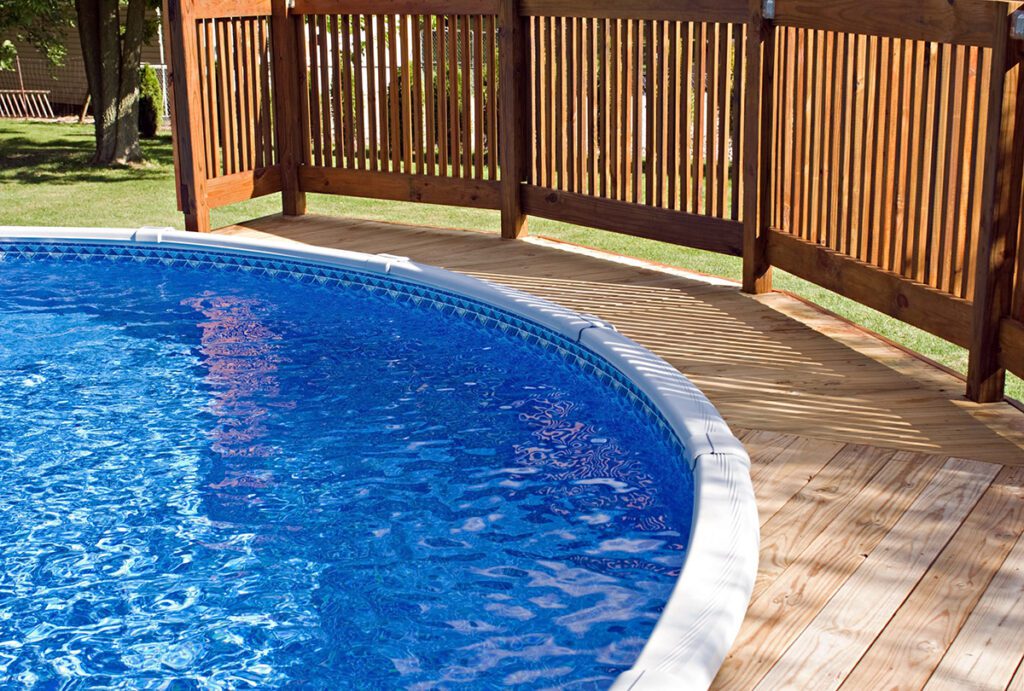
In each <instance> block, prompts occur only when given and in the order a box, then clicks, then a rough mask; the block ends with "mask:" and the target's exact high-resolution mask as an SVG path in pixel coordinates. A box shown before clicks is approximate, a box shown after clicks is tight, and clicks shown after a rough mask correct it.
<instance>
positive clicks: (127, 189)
mask: <svg viewBox="0 0 1024 691" xmlns="http://www.w3.org/2000/svg"><path fill="white" fill-rule="evenodd" d="M91 150H92V127H91V126H90V125H77V124H66V123H26V122H19V121H10V120H7V121H0V225H54V226H112V227H129V228H131V227H138V226H143V225H152V226H173V227H175V228H181V227H182V220H183V219H182V216H181V214H180V213H179V212H178V211H177V209H176V207H175V196H174V170H173V158H172V153H171V140H170V136H169V135H163V136H161V137H159V138H158V139H156V140H152V141H148V142H144V143H143V150H144V153H145V157H146V161H147V162H146V163H144V164H142V165H140V166H133V167H123V168H94V167H92V166H90V165H89V164H88V160H89V156H90V153H91ZM111 183H116V184H111ZM309 210H310V211H311V212H314V213H321V214H328V215H332V216H354V217H359V218H368V219H374V220H381V221H396V222H414V223H416V224H420V225H433V226H447V227H453V228H474V229H482V230H491V231H497V230H498V215H497V213H496V212H492V211H477V210H473V209H454V208H447V207H440V206H429V205H412V204H402V203H395V202H383V201H378V200H372V199H355V198H350V197H334V196H328V195H318V194H313V195H309ZM278 211H280V200H279V197H278V196H277V195H271V196H269V197H264V198H262V199H255V200H252V201H249V202H244V203H242V204H236V205H234V206H230V207H226V208H223V209H216V210H215V211H214V212H213V219H212V221H213V225H214V227H219V226H223V225H228V224H231V223H236V222H240V221H245V220H249V219H252V218H256V217H259V216H264V215H267V214H272V213H276V212H278ZM530 232H531V233H532V234H534V235H541V236H545V237H550V238H554V239H557V240H566V241H569V242H574V243H577V244H580V245H587V246H589V247H595V248H597V249H602V250H607V251H610V252H617V253H619V254H625V255H629V256H633V257H638V258H640V259H647V260H651V261H656V262H661V263H663V264H668V265H670V266H676V267H680V268H683V269H689V270H693V271H700V272H703V273H708V274H714V275H717V276H724V277H726V278H732V279H738V278H739V276H740V269H741V262H740V260H739V259H736V258H735V257H725V256H721V255H717V254H713V253H710V252H702V251H700V250H692V249H687V248H685V247H677V246H675V245H669V244H665V243H661V242H654V241H650V240H641V239H637V238H631V237H628V236H625V235H617V234H615V233H607V232H603V231H596V230H589V229H587V228H581V227H579V226H571V225H567V224H564V223H557V222H554V221H546V220H543V219H538V218H533V219H530ZM774 284H775V287H776V288H779V289H781V290H788V291H791V292H793V293H796V294H797V295H800V296H802V297H804V298H807V299H809V300H811V301H813V302H815V303H817V304H819V305H822V306H823V307H825V308H827V309H829V310H831V311H833V312H835V313H837V314H839V315H841V316H843V317H845V318H847V319H849V320H851V321H853V322H856V323H858V324H861V325H863V326H865V327H867V328H868V329H871V330H872V331H875V332H877V333H880V334H882V335H884V336H885V337H887V338H889V339H890V340H892V341H895V342H896V343H900V344H902V345H904V346H906V347H908V348H911V349H912V350H915V351H917V352H919V353H922V354H923V355H925V356H927V357H929V358H932V359H933V360H936V361H938V362H940V363H942V364H944V365H946V366H947V367H950V368H952V369H955V370H957V371H960V372H964V371H966V367H967V353H966V351H964V349H963V348H959V347H957V346H954V345H952V344H950V343H947V342H946V341H943V340H941V339H939V338H935V337H934V336H931V335H929V334H927V333H925V332H924V331H921V330H920V329H916V328H914V327H912V326H908V325H906V324H903V323H901V322H899V321H896V320H895V319H891V318H889V317H887V316H885V315H884V314H881V313H880V312H876V311H875V310H872V309H870V308H867V307H864V306H862V305H858V304H857V303H855V302H852V301H850V300H847V299H845V298H843V297H840V296H839V295H836V294H835V293H832V292H830V291H827V290H824V289H822V288H819V287H817V286H815V285H814V284H812V283H808V282H807V281H804V280H801V279H799V278H796V277H794V276H791V275H789V274H786V273H784V272H781V271H776V272H775V280H774ZM1007 393H1008V394H1009V395H1011V396H1013V397H1015V398H1017V399H1024V382H1022V381H1021V380H1020V379H1018V378H1016V377H1012V376H1011V377H1010V379H1009V382H1008V385H1007Z"/></svg>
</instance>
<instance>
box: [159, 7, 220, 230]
mask: <svg viewBox="0 0 1024 691" xmlns="http://www.w3.org/2000/svg"><path fill="white" fill-rule="evenodd" d="M193 9H194V2H193V0H164V12H163V17H164V31H165V32H166V38H167V41H166V43H167V47H168V49H169V51H170V66H171V69H170V79H169V80H168V83H169V86H170V95H169V98H168V100H169V102H170V104H171V137H172V141H173V147H174V169H175V171H176V177H177V183H178V184H177V194H178V208H179V209H180V210H181V211H182V213H184V214H185V229H186V230H191V231H197V232H204V233H205V232H209V231H210V207H209V205H208V204H207V201H206V150H205V145H206V144H205V141H204V139H203V131H204V127H203V123H202V118H203V105H202V102H201V94H200V89H199V73H198V72H199V54H198V47H197V45H196V20H195V17H194V15H193Z"/></svg>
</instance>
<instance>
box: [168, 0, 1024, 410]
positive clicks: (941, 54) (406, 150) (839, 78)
mask: <svg viewBox="0 0 1024 691" xmlns="http://www.w3.org/2000/svg"><path fill="white" fill-rule="evenodd" d="M166 2H167V11H166V12H165V16H166V17H167V20H168V29H169V32H170V41H169V44H170V45H171V46H172V55H173V57H174V68H173V71H172V77H173V79H172V82H173V88H174V91H175V97H174V99H173V101H174V103H175V105H176V109H177V114H176V115H175V117H174V122H175V130H176V135H177V136H176V147H175V154H176V162H177V166H176V170H177V171H178V176H179V185H178V191H179V202H180V204H181V207H182V209H183V210H185V212H186V219H187V220H186V223H187V225H188V227H190V228H193V229H207V228H208V227H209V222H208V209H209V207H211V206H217V205H220V204H226V203H230V202H233V201H239V200H241V199H248V198H250V197H252V196H256V195H258V194H265V193H268V192H272V191H281V192H282V193H283V208H284V211H285V213H288V214H301V213H303V211H304V209H305V202H304V199H305V197H304V195H305V193H306V192H325V193H331V194H346V195H353V196H364V197H373V198H381V199H394V200H404V201H420V202H430V203H437V204H447V205H457V206H470V207H479V208H490V209H500V210H501V211H502V234H503V235H504V236H505V237H517V236H518V235H519V234H520V233H521V232H522V230H523V227H524V224H525V219H526V217H527V216H528V215H534V216H540V217H545V218H550V219H555V220H560V221H565V222H569V223H578V224H581V225H587V226H591V227H595V228H603V229H607V230H612V231H615V232H619V233H626V234H631V235H636V236H640V237H646V238H652V239H656V240H661V241H665V242H670V243H675V244H680V245H685V246H690V247H696V248H701V249H707V250H712V251H716V252H722V253H727V254H733V255H744V254H745V257H744V287H745V289H746V290H749V291H751V292H761V291H764V290H768V289H770V285H771V273H770V268H771V266H773V265H774V266H778V267H780V268H782V269H785V270H787V271H790V272H792V273H795V274H797V275H799V276H801V277H803V278H806V279H808V280H810V281H813V282H815V283H818V284H820V285H822V286H825V287H826V288H829V289H831V290H834V291H836V292H839V293H841V294H843V295H845V296H847V297H849V298H852V299H854V300H856V301H858V302H861V303H863V304H865V305H868V306H870V307H873V308H876V309H878V310H880V311H883V312H885V313H887V314H889V315H891V316H894V317H897V318H899V319H902V320H904V321H906V322H908V323H911V324H914V325H916V326H918V327H921V328H923V329H925V330H927V331H929V332H931V333H933V334H936V335H938V336H940V337H942V338H945V339H947V340H949V341H951V342H953V343H956V344H959V345H962V346H965V347H968V348H969V349H970V351H971V360H970V365H971V375H970V377H969V387H968V390H969V395H971V396H972V397H975V398H978V399H984V400H992V399H994V398H997V397H998V396H999V395H1001V383H1000V382H1001V377H1002V370H1001V369H1000V366H1002V367H1006V368H1008V369H1010V370H1012V371H1016V372H1018V373H1020V372H1022V371H1024V249H1021V248H1020V247H1017V248H1014V247H1013V245H1014V244H1015V240H1016V237H1015V236H1014V234H1013V231H1015V230H1016V229H1017V228H1018V224H1019V216H1020V208H1019V207H1020V204H1019V201H1020V192H1021V189H1020V188H1021V185H1022V181H1021V177H1022V175H1024V173H1022V170H1024V129H1022V127H1021V125H1020V123H1021V122H1024V91H1022V90H1021V89H1020V88H1019V87H1018V84H1019V81H1020V79H1019V76H1020V75H1019V74H1018V72H1019V71H1020V69H1021V54H1022V53H1021V45H1020V42H1019V41H1016V42H1015V41H1013V40H1011V39H1010V38H1009V22H1008V14H1009V11H1010V10H1011V9H1014V8H1016V6H1017V5H1016V4H1015V3H1014V4H1011V3H1008V2H1002V1H997V0H958V1H957V2H956V3H950V2H948V1H947V0H834V1H833V2H829V3H821V2H817V1H816V0H777V1H776V3H775V4H776V10H777V12H776V17H775V18H774V19H773V20H769V19H767V18H764V17H762V16H760V14H759V7H760V3H758V2H753V1H751V0H686V1H685V2H679V3H664V2H657V1H655V0H619V1H618V2H615V3H597V2H594V1H592V0H293V2H291V3H290V4H289V3H288V2H287V0H206V1H204V2H202V3H199V2H196V1H195V0H166ZM271 39H273V40H271ZM503 106H505V107H503ZM204 214H205V219H206V220H203V219H204ZM1018 244H1019V243H1018ZM1014 251H1016V253H1017V254H1016V255H1014V254H1013V252H1014ZM1012 257H1016V264H1017V266H1016V278H1015V279H1014V277H1013V275H1012V270H1011V264H1010V259H1011V258H1012ZM1013 280H1015V281H1016V283H1015V284H1012V285H1011V281H1013ZM1011 296H1012V300H1011ZM1011 302H1012V304H1010V303H1011Z"/></svg>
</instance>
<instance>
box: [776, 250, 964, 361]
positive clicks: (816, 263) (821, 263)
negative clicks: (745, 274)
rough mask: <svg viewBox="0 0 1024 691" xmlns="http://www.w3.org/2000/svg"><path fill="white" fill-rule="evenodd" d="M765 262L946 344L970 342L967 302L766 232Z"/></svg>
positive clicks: (886, 272) (832, 251)
mask: <svg viewBox="0 0 1024 691" xmlns="http://www.w3.org/2000/svg"><path fill="white" fill-rule="evenodd" d="M768 260H769V261H770V262H771V263H772V264H773V265H774V266H776V267H778V268H779V269H782V270H783V271H788V272H790V273H792V274H794V275H796V276H799V277H800V278H803V279H806V280H808V281H811V282H812V283H816V284H818V285H820V286H821V287H823V288H827V289H828V290H831V291H833V292H836V293H839V294H840V295H843V296H844V297H848V298H850V299H851V300H855V301H857V302H859V303H861V304H863V305H867V306H868V307H871V308H873V309H876V310H878V311H879V312H883V313H885V314H888V315H889V316H890V317H895V318H896V319H899V320H901V321H904V322H907V323H908V324H912V325H913V326H916V327H918V328H920V329H923V330H925V331H927V332H928V333H931V334H934V335H936V336H938V337H939V338H944V339H946V340H947V341H950V342H951V343H955V344H956V345H960V346H967V345H968V344H969V343H970V337H971V313H972V309H971V304H970V303H969V302H967V301H966V300H963V299H961V298H958V297H955V296H953V295H950V294H949V293H945V292H942V291H940V290H936V289H935V288H932V287H930V286H926V285H923V284H921V283H915V282H913V281H909V280H907V279H905V278H903V277H902V276H900V275H899V274H896V273H893V272H891V271H885V270H882V269H879V268H878V267H876V266H873V265H871V264H867V263H865V262H862V261H860V260H858V259H854V258H852V257H849V256H847V255H845V254H840V253H839V252H836V251H835V250H832V249H829V248H828V247H823V246H821V245H817V244H815V243H813V242H808V241H806V240H802V239H800V238H798V237H796V236H794V235H790V234H789V233H783V232H780V231H778V230H772V231H770V232H769V234H768Z"/></svg>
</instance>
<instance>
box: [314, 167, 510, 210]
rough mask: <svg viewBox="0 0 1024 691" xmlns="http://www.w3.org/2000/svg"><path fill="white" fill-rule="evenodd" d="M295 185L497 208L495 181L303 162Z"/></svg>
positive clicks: (498, 189) (498, 197) (323, 190)
mask: <svg viewBox="0 0 1024 691" xmlns="http://www.w3.org/2000/svg"><path fill="white" fill-rule="evenodd" d="M299 185H300V187H301V188H302V190H303V191H304V192H321V193H324V194H343V195H346V196H350V197H366V198H369V199H390V200H393V201H400V202H420V203H423V204H443V205H447V206H465V207H470V208H474V209H499V208H501V184H500V183H499V182H498V181H496V180H473V179H468V178H445V177H437V176H434V175H409V174H406V173H381V172H376V171H369V170H347V169H342V168H327V167H323V166H320V167H318V166H307V165H303V166H300V167H299Z"/></svg>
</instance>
